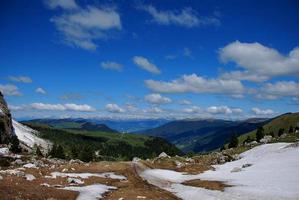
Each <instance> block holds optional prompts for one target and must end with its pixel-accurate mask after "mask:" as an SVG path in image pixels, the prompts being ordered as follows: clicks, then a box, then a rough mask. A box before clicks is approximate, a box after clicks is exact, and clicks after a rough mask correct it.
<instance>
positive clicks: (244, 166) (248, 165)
mask: <svg viewBox="0 0 299 200" xmlns="http://www.w3.org/2000/svg"><path fill="white" fill-rule="evenodd" d="M250 166H252V164H249V163H246V164H244V165H242V168H246V167H250Z"/></svg>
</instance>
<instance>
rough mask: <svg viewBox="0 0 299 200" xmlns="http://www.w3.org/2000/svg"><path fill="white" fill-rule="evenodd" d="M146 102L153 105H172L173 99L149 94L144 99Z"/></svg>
mask: <svg viewBox="0 0 299 200" xmlns="http://www.w3.org/2000/svg"><path fill="white" fill-rule="evenodd" d="M144 99H145V101H146V102H148V103H152V104H167V103H171V99H170V98H168V97H163V96H161V95H160V94H148V95H146V96H145V97H144Z"/></svg>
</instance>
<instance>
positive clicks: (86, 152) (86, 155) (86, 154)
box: [79, 145, 94, 162]
mask: <svg viewBox="0 0 299 200" xmlns="http://www.w3.org/2000/svg"><path fill="white" fill-rule="evenodd" d="M93 154H94V152H93V149H92V148H91V147H89V146H86V145H85V146H83V148H82V149H81V151H80V153H79V159H80V160H82V161H84V162H89V161H92V159H93V157H94V156H93Z"/></svg>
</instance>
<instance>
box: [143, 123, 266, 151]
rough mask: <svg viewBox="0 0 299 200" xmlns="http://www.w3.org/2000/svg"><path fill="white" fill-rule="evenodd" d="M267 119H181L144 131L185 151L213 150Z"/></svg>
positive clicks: (253, 128)
mask: <svg viewBox="0 0 299 200" xmlns="http://www.w3.org/2000/svg"><path fill="white" fill-rule="evenodd" d="M265 120H266V119H248V120H245V121H228V120H220V119H209V120H180V121H173V122H169V123H167V124H165V125H162V126H160V127H158V128H154V129H150V130H147V131H144V132H143V133H144V134H145V135H152V136H158V137H162V138H165V139H166V140H168V141H169V142H171V143H173V144H175V145H177V146H178V147H179V148H180V149H182V150H183V151H185V152H188V151H194V152H203V151H211V150H214V149H217V148H219V147H221V146H222V145H223V144H225V143H226V142H227V141H228V140H229V138H230V137H231V135H232V134H234V133H236V134H237V135H241V134H244V133H247V132H249V131H252V130H255V129H256V128H257V127H259V126H261V125H263V124H264V123H266V121H265Z"/></svg>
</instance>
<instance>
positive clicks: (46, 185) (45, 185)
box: [40, 183, 50, 187]
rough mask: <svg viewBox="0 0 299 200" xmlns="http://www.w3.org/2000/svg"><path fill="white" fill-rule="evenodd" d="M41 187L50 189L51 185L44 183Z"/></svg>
mask: <svg viewBox="0 0 299 200" xmlns="http://www.w3.org/2000/svg"><path fill="white" fill-rule="evenodd" d="M40 185H41V186H44V187H50V185H49V184H48V183H42V184H40Z"/></svg>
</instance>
